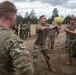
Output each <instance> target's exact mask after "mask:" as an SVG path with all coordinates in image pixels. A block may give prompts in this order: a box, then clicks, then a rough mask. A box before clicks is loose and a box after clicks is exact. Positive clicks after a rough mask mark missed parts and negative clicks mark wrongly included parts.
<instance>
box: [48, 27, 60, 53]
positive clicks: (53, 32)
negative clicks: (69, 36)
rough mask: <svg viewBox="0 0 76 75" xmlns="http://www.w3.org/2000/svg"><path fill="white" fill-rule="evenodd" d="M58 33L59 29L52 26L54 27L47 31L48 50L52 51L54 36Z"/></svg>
mask: <svg viewBox="0 0 76 75" xmlns="http://www.w3.org/2000/svg"><path fill="white" fill-rule="evenodd" d="M58 34H59V30H58V29H57V28H54V29H52V30H50V31H49V35H48V40H47V42H48V43H47V45H48V48H49V52H52V51H53V49H54V44H55V37H56V36H58Z"/></svg>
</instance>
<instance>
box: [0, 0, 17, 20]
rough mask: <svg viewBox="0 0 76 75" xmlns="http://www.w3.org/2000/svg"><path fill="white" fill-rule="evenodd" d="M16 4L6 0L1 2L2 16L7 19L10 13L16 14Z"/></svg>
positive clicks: (0, 12)
mask: <svg viewBox="0 0 76 75" xmlns="http://www.w3.org/2000/svg"><path fill="white" fill-rule="evenodd" d="M16 13H17V9H16V6H15V5H14V4H13V3H12V2H10V1H4V2H1V3H0V18H5V19H7V18H8V17H9V15H10V14H16Z"/></svg>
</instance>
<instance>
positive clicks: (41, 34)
mask: <svg viewBox="0 0 76 75" xmlns="http://www.w3.org/2000/svg"><path fill="white" fill-rule="evenodd" d="M40 27H41V25H37V26H36V40H35V45H44V44H45V42H46V38H47V36H48V33H49V31H48V30H43V31H41V30H40ZM44 27H46V25H45V26H44Z"/></svg>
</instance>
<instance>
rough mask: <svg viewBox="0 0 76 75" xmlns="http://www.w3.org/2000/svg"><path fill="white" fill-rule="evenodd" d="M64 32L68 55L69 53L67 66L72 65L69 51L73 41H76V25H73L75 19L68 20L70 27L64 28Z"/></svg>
mask: <svg viewBox="0 0 76 75" xmlns="http://www.w3.org/2000/svg"><path fill="white" fill-rule="evenodd" d="M65 32H66V36H67V38H68V39H67V46H68V53H69V63H68V64H69V65H71V64H72V53H71V52H72V51H71V47H72V44H73V42H74V40H75V39H76V24H75V19H74V17H71V18H70V25H68V26H67V27H66V28H65Z"/></svg>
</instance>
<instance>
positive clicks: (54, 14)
mask: <svg viewBox="0 0 76 75" xmlns="http://www.w3.org/2000/svg"><path fill="white" fill-rule="evenodd" d="M58 16H59V14H58V9H57V8H54V10H53V12H52V17H51V23H52V21H54V18H55V17H58Z"/></svg>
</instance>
